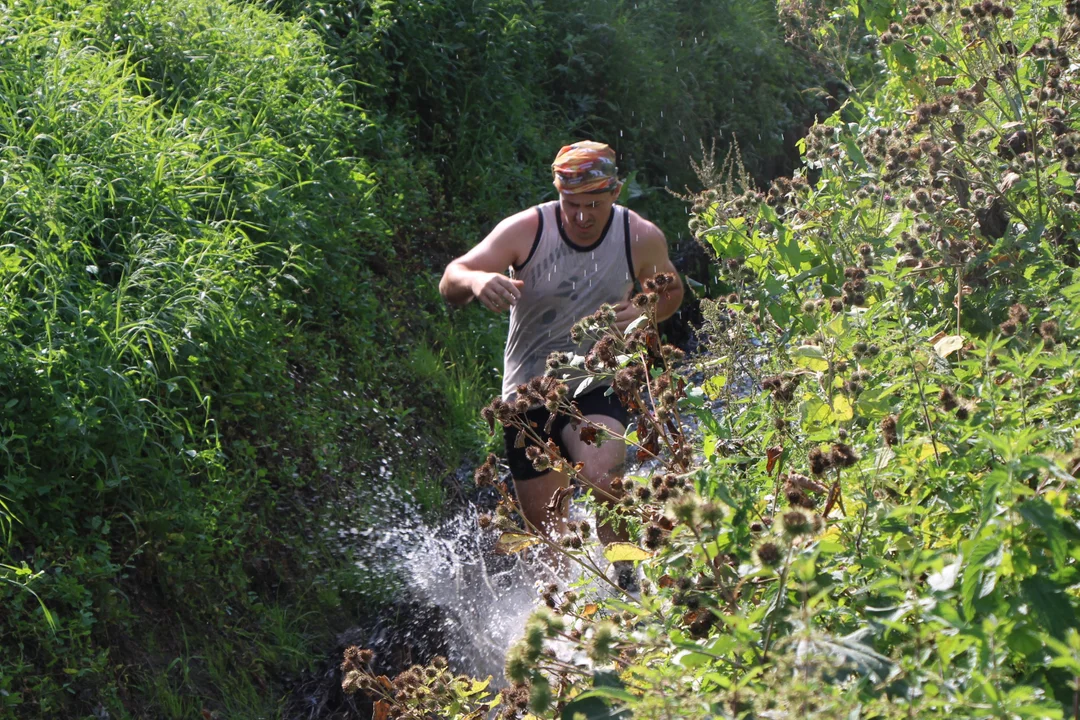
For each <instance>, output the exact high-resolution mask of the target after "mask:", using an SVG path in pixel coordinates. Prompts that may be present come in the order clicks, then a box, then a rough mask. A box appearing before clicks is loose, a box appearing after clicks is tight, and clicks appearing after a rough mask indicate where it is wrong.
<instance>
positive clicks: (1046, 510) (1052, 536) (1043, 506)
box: [1016, 498, 1069, 568]
mask: <svg viewBox="0 0 1080 720" xmlns="http://www.w3.org/2000/svg"><path fill="white" fill-rule="evenodd" d="M1016 511H1017V512H1018V513H1020V517H1022V518H1024V519H1025V520H1027V521H1028V522H1029V523H1031V524H1032V525H1034V526H1035V527H1037V528H1039V529H1040V530H1042V531H1043V532H1044V533H1046V539H1047V541H1048V542H1049V543H1050V552H1051V554H1052V555H1053V558H1054V565H1055V566H1057V567H1058V568H1062V567H1064V566H1065V563H1066V562H1067V561H1068V557H1069V540H1068V538H1067V537H1065V528H1064V526H1063V525H1062V524H1061V520H1060V519H1059V518H1058V517H1057V515H1055V514H1054V508H1053V507H1051V506H1050V504H1049V503H1048V502H1046V501H1045V500H1043V499H1042V498H1033V499H1031V500H1028V501H1026V502H1023V503H1021V504H1020V505H1019V507H1017V509H1016Z"/></svg>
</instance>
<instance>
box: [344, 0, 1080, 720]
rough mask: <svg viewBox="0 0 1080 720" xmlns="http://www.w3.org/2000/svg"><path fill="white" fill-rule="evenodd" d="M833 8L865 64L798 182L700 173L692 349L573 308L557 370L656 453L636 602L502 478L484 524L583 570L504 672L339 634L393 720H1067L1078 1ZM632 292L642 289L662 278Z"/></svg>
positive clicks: (634, 511)
mask: <svg viewBox="0 0 1080 720" xmlns="http://www.w3.org/2000/svg"><path fill="white" fill-rule="evenodd" d="M856 11H858V13H857V14H855V13H856ZM833 12H834V13H835V14H836V16H837V17H841V16H843V15H844V14H845V13H850V15H848V16H847V17H844V18H843V22H844V23H848V26H850V24H851V23H853V22H859V23H864V26H865V27H866V28H867V29H868V30H869V31H870V33H872V35H873V43H872V44H871V45H870V46H872V47H874V48H875V49H874V50H873V52H872V56H873V57H874V58H875V59H876V61H877V62H878V63H880V64H879V66H878V67H877V69H876V70H875V72H874V73H871V75H870V76H871V77H872V78H873V80H872V82H871V84H870V85H869V86H868V87H867V88H866V90H865V92H863V93H861V94H858V95H856V96H855V97H853V98H852V100H851V101H850V102H849V104H848V105H847V106H846V107H845V108H844V109H843V110H842V112H841V113H839V114H837V115H836V116H834V117H832V118H830V119H829V120H828V121H826V122H824V123H822V124H819V125H816V126H815V127H813V128H811V130H810V132H809V135H808V137H807V138H806V140H805V142H804V143H803V149H804V159H805V162H806V169H805V171H804V172H800V173H797V174H796V175H795V176H794V177H791V178H779V179H777V180H776V181H774V182H773V183H772V184H771V185H770V186H769V187H768V188H767V189H766V190H764V191H763V190H762V189H759V188H757V187H756V186H755V185H754V183H753V182H752V180H751V179H750V177H749V176H748V174H747V173H746V172H745V170H744V169H743V168H742V165H741V163H740V162H739V161H738V158H737V157H735V156H729V159H728V160H727V161H719V160H718V159H717V158H715V157H713V156H709V155H706V157H705V158H703V160H702V162H700V163H699V164H698V167H697V169H698V173H699V177H700V179H701V182H702V184H703V185H705V188H704V189H703V190H702V191H700V192H697V193H693V194H692V195H691V196H689V197H688V198H687V199H688V200H689V201H690V202H691V203H692V213H693V218H692V219H691V221H690V228H691V230H692V231H693V232H694V234H695V236H696V237H697V238H698V239H699V240H700V241H701V242H702V244H703V245H704V246H705V247H706V248H707V249H708V250H709V251H710V252H711V253H712V254H713V255H714V256H715V258H716V263H715V273H716V279H717V281H718V282H720V283H722V284H723V285H724V286H726V292H725V294H723V295H722V296H720V297H718V298H716V299H713V300H711V301H708V302H707V303H706V308H705V316H706V320H707V323H706V325H705V327H704V328H703V341H704V343H705V344H706V346H707V348H708V350H707V352H706V353H705V354H704V355H703V356H702V357H700V358H697V359H695V360H694V362H693V363H687V364H685V365H683V366H682V368H681V369H679V367H678V366H677V365H673V363H674V361H675V360H676V358H677V353H674V352H673V351H671V350H669V349H668V348H665V347H663V346H661V345H660V344H659V336H658V335H657V333H656V329H655V327H654V326H652V327H650V325H651V322H649V321H648V320H647V321H646V322H645V324H644V325H642V326H640V327H637V328H633V329H632V330H631V332H629V333H628V334H627V335H625V336H624V335H623V334H622V333H619V332H618V331H617V330H614V329H613V328H612V327H610V326H609V325H607V324H606V322H605V320H604V316H603V313H602V312H601V313H597V315H595V316H593V317H592V318H591V319H588V320H586V321H585V322H586V325H587V326H588V328H590V329H591V330H590V331H593V332H597V333H599V335H600V336H601V337H602V339H601V341H600V343H599V344H598V345H597V346H596V347H595V348H594V350H593V352H592V353H591V356H587V357H586V358H585V359H584V363H583V364H584V367H586V368H588V369H590V370H592V371H593V373H594V374H596V375H602V376H607V377H609V378H611V379H612V381H613V385H614V390H613V391H614V392H616V393H617V394H619V396H620V398H621V399H622V400H623V401H624V402H629V406H630V410H631V411H632V413H633V414H634V416H635V417H634V420H633V422H632V423H631V426H630V431H629V432H628V434H627V437H626V440H627V442H630V443H633V444H634V445H636V447H637V448H638V453H639V457H641V458H642V459H652V458H654V456H655V460H654V461H653V462H654V465H653V467H654V468H655V469H654V470H651V471H650V472H648V473H646V474H643V475H639V476H630V477H628V478H626V479H625V480H624V481H623V483H622V492H623V493H624V496H623V498H622V500H621V504H620V505H621V507H620V510H619V511H618V514H619V515H620V516H621V518H622V519H623V520H624V521H625V522H626V523H628V524H629V526H630V527H631V528H632V529H633V530H634V536H635V537H636V542H634V543H615V544H612V545H609V546H607V547H606V548H604V549H603V552H604V554H605V555H606V556H607V558H608V559H610V560H638V561H640V563H641V567H642V570H643V573H644V577H645V581H644V583H643V585H642V590H641V593H640V597H638V596H634V595H630V594H627V593H623V592H618V591H616V590H614V589H612V588H609V589H608V590H607V591H605V592H599V591H597V589H596V588H597V586H598V585H599V586H601V587H604V586H606V585H608V584H609V583H608V581H606V580H605V579H604V578H603V577H602V576H601V575H602V568H601V567H598V566H596V565H595V560H594V558H595V557H596V551H597V548H596V547H595V539H594V538H595V532H594V530H593V528H591V527H590V526H589V524H588V523H584V524H572V525H571V529H570V533H569V534H568V535H567V536H565V537H563V538H547V537H545V536H542V535H540V534H537V533H535V532H534V531H533V529H531V528H524V529H522V528H520V527H519V526H518V525H517V524H516V523H515V522H514V521H513V519H512V517H513V514H514V512H515V510H516V505H515V503H514V501H513V499H512V498H511V497H510V496H509V495H504V500H503V503H502V505H501V507H500V509H499V511H498V513H497V514H496V516H495V517H494V518H486V519H485V518H482V519H481V525H482V526H483V527H486V528H487V530H486V531H487V532H493V533H498V534H499V540H498V544H499V547H501V548H502V549H503V550H504V551H506V552H520V551H523V550H526V549H528V548H529V547H532V546H534V545H537V544H546V545H548V547H549V548H550V549H552V550H554V549H558V550H559V551H560V552H563V553H565V555H566V556H567V558H568V561H569V562H572V563H575V564H576V565H577V566H578V567H580V568H582V569H583V573H584V577H583V579H582V580H581V581H580V582H576V583H574V584H572V585H571V586H569V587H560V586H558V585H552V586H551V587H549V588H547V589H546V590H545V592H544V593H543V600H544V601H545V604H546V605H547V608H546V609H544V610H542V611H540V612H537V613H536V614H535V615H534V616H533V617H532V619H531V620H530V621H529V622H528V624H527V626H526V627H525V628H524V629H523V637H522V639H521V641H520V642H519V643H518V644H517V645H516V646H515V647H514V648H512V649H511V652H510V654H509V655H508V657H507V663H506V678H507V681H508V682H509V686H508V687H506V688H505V689H503V690H502V691H500V692H498V693H495V692H493V691H492V690H490V688H489V686H488V683H487V681H484V680H482V679H471V678H467V677H454V676H453V675H452V674H451V673H450V672H449V670H448V669H447V668H446V667H445V665H444V664H443V662H442V661H441V660H438V661H436V662H435V663H434V664H433V665H432V666H431V667H429V668H420V667H416V668H412V669H410V670H408V671H406V672H404V673H402V674H401V675H399V676H397V677H396V678H386V677H378V676H375V675H373V674H372V673H371V664H370V663H371V660H372V658H371V656H370V653H368V652H366V651H363V650H360V649H356V648H353V649H351V650H350V651H348V652H347V653H346V656H345V661H344V664H343V668H342V669H343V673H344V680H343V687H345V689H346V690H348V691H356V690H363V691H365V692H367V693H368V694H369V695H371V696H372V697H373V698H375V699H376V704H377V708H378V711H380V712H382V713H384V714H385V715H386V716H389V717H409V718H420V717H425V718H426V717H447V718H466V717H468V718H472V717H482V716H483V714H484V713H485V712H487V711H488V710H491V709H497V712H498V713H499V716H500V717H504V718H520V717H561V718H567V719H570V718H578V717H585V718H608V717H657V718H659V717H667V718H718V717H724V718H777V717H785V718H786V717H800V718H816V717H820V718H836V717H852V718H854V717H866V718H911V717H918V718H961V717H962V718H1021V717H1032V718H1035V717H1038V718H1066V717H1068V718H1074V717H1077V716H1078V713H1080V709H1078V708H1080V621H1078V618H1080V579H1078V575H1077V563H1078V562H1080V530H1078V527H1080V525H1078V521H1080V502H1078V495H1077V479H1076V474H1077V469H1078V467H1080V454H1078V444H1077V438H1078V427H1077V417H1078V409H1080V388H1078V387H1077V383H1076V376H1077V354H1076V352H1075V348H1074V346H1075V344H1076V342H1077V335H1076V333H1077V328H1078V327H1080V276H1078V275H1077V270H1076V268H1077V266H1078V264H1080V263H1078V260H1080V257H1078V251H1077V244H1076V238H1077V231H1078V229H1077V224H1076V218H1077V213H1078V212H1080V205H1078V203H1077V197H1078V190H1080V184H1078V177H1080V161H1078V160H1077V159H1076V155H1077V152H1076V151H1077V148H1076V143H1077V140H1078V139H1080V132H1078V130H1080V120H1078V115H1077V107H1076V102H1077V100H1076V88H1077V86H1076V84H1075V80H1076V77H1075V73H1076V65H1075V62H1074V61H1075V57H1076V52H1077V43H1076V38H1077V37H1078V29H1080V24H1078V17H1080V7H1078V6H1077V4H1076V3H1074V2H1069V3H1065V4H1064V5H1062V4H1060V3H1056V2H1043V1H1042V0H1033V1H1031V2H1021V3H1016V4H1013V5H1006V4H999V3H997V2H993V1H992V0H985V1H983V2H979V3H975V4H968V3H963V2H961V3H951V2H949V3H945V2H941V3H938V2H934V0H919V1H918V2H913V3H910V4H908V3H880V2H874V3H859V4H853V5H850V6H845V7H843V8H840V7H837V8H833ZM841 24H842V23H838V24H837V25H836V26H834V27H838V26H840V25H841ZM856 56H858V57H861V55H858V54H856ZM860 72H861V71H860ZM811 180H812V181H811ZM645 290H646V294H645V296H644V297H643V298H642V299H641V301H640V303H639V305H640V306H641V307H649V306H650V299H649V296H650V295H651V294H653V293H662V292H663V286H662V284H658V285H657V286H654V287H651V288H649V287H646V288H645ZM553 362H554V364H555V365H558V362H559V361H558V359H556V360H555V361H553ZM553 374H554V375H556V376H557V375H558V372H557V370H556V371H555V372H554V373H553ZM576 390H577V388H575V387H573V386H570V387H566V386H565V385H560V384H559V383H558V382H556V381H555V380H554V378H551V377H548V378H542V379H538V380H536V381H534V383H532V384H530V385H529V386H528V387H523V388H522V389H521V392H522V393H526V394H527V395H528V396H529V397H530V399H532V400H533V401H534V402H543V403H545V404H548V403H550V404H551V405H552V406H554V405H561V406H565V405H566V404H568V403H570V402H571V401H572V399H573V396H574V394H575V392H576ZM526 404H527V403H526ZM519 410H520V408H518V407H515V406H506V405H505V404H499V403H498V402H496V403H494V404H493V405H492V406H491V407H490V408H489V410H488V414H489V416H490V417H491V418H492V419H493V420H494V419H497V420H499V421H500V422H501V423H503V424H509V425H514V426H518V425H520V419H519V416H518V412H519ZM690 418H692V419H693V422H687V420H688V419H690ZM521 427H523V428H524V427H525V426H523V425H522V426H521ZM523 432H525V433H526V435H527V434H528V433H527V430H525V429H523ZM580 432H581V433H582V438H583V439H586V438H588V439H589V440H590V441H594V442H599V441H603V439H604V438H603V434H602V433H600V434H598V433H597V431H596V429H595V428H591V427H589V425H588V423H587V422H586V421H583V422H582V425H581V429H580ZM691 438H692V440H691ZM525 439H526V441H528V437H526V438H525ZM691 442H692V446H690V445H689V444H690V443H691ZM530 456H531V457H533V458H534V462H535V463H536V464H537V466H538V467H551V466H555V467H562V468H563V469H564V470H566V471H568V472H570V473H574V468H573V466H571V465H570V464H569V463H567V462H565V459H563V458H561V457H560V456H559V454H558V450H557V448H554V447H552V446H548V447H542V446H534V447H533V448H531V449H530ZM493 462H494V459H493V458H492V459H491V461H490V462H489V463H488V464H485V465H484V466H482V468H481V469H480V470H479V471H478V473H477V478H478V480H479V481H483V482H491V481H493V472H492V467H493V466H492V464H491V463H493ZM656 463H658V464H656Z"/></svg>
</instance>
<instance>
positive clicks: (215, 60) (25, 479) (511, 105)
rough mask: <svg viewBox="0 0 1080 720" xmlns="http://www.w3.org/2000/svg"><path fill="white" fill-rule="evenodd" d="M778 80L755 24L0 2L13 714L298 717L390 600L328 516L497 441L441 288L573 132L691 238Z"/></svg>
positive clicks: (759, 125)
mask: <svg viewBox="0 0 1080 720" xmlns="http://www.w3.org/2000/svg"><path fill="white" fill-rule="evenodd" d="M792 68H805V65H804V64H803V63H799V62H794V61H793V60H792V51H791V49H790V48H789V47H787V46H786V45H784V43H783V42H782V40H781V33H780V32H779V30H778V28H777V24H776V17H775V12H774V11H773V10H772V9H771V6H770V5H769V4H768V3H764V2H754V3H700V2H689V1H686V2H638V3H623V2H614V1H601V0H590V1H589V2H577V3H569V2H566V3H563V2H550V3H544V4H542V5H541V4H539V3H532V2H527V1H525V0H518V1H512V0H492V1H490V2H466V1H465V0H454V1H449V2H440V3H422V2H418V1H416V0H403V1H402V2H389V1H384V0H374V1H372V2H364V1H363V0H357V1H355V2H344V1H343V2H309V3H292V2H282V3H273V4H266V5H263V4H254V3H247V4H244V3H239V2H226V1H225V0H170V1H169V2H159V1H155V0H108V1H105V0H92V1H89V2H82V1H78V2H77V1H74V0H70V1H66V2H65V1H64V0H49V1H47V0H21V1H18V2H13V3H8V4H5V5H2V6H0V100H2V102H0V178H2V184H0V277H2V283H0V308H2V319H3V328H2V330H3V331H2V332H0V387H2V388H3V393H2V397H0V448H2V450H3V452H2V453H0V458H2V460H0V462H2V463H3V465H2V470H0V607H2V608H3V611H2V612H0V637H2V639H3V640H2V643H3V652H2V653H0V716H3V717H19V718H35V717H48V718H55V717H90V716H95V717H105V716H109V717H129V716H130V717H156V718H171V717H176V718H180V717H184V718H187V717H202V716H204V714H206V715H212V714H214V713H219V714H220V716H221V717H230V718H240V717H269V716H274V715H277V714H280V713H282V712H284V711H283V710H282V708H283V706H284V700H283V698H285V697H286V696H287V693H288V686H287V683H288V682H289V679H290V678H295V677H296V674H297V673H300V672H303V671H305V670H307V669H310V668H311V667H313V664H314V663H315V662H316V661H317V659H318V657H319V652H320V649H322V648H324V647H325V643H326V638H327V637H328V635H329V634H330V633H331V632H332V631H333V630H334V629H340V628H342V627H345V626H347V625H348V624H350V623H352V622H355V619H356V618H357V617H361V616H363V615H366V614H367V613H370V612H372V611H374V610H377V608H378V606H379V603H380V602H382V601H384V600H385V599H386V598H385V595H386V591H385V589H384V588H385V586H386V583H385V582H384V580H382V579H380V578H378V577H370V576H366V575H363V574H361V573H360V572H359V571H358V570H357V569H356V568H354V567H353V565H352V564H351V563H349V562H348V553H347V552H346V551H347V548H344V549H343V548H342V546H341V545H340V544H339V543H338V541H337V538H336V532H333V531H330V532H328V531H327V528H328V527H330V526H331V523H332V522H340V521H343V520H345V519H348V521H349V524H350V525H351V526H355V525H356V524H362V523H365V522H366V523H371V524H377V523H378V522H379V517H378V515H377V507H378V504H377V503H373V502H372V501H371V500H372V496H373V495H375V494H377V493H381V492H386V491H387V490H394V491H397V492H407V493H410V494H411V495H412V497H413V501H414V502H415V504H416V505H417V506H419V507H421V508H423V509H425V510H426V511H429V512H437V511H438V509H439V507H440V505H441V503H442V502H443V493H444V489H443V485H442V483H441V480H442V478H443V477H444V476H445V475H447V474H448V473H449V472H450V471H453V470H454V469H455V468H456V467H457V466H458V465H459V464H460V462H461V461H462V458H464V457H466V456H469V455H470V454H472V453H475V452H476V451H477V449H478V448H479V447H481V446H482V445H483V443H484V442H486V441H485V440H484V436H483V434H482V433H481V432H480V427H479V421H478V417H477V409H478V407H479V406H481V405H482V404H483V402H484V400H483V398H484V397H485V396H486V395H488V394H490V393H491V392H492V391H493V390H494V388H495V387H496V386H497V379H498V378H497V376H496V375H495V373H494V372H493V370H492V368H494V367H495V366H497V365H498V356H499V353H500V350H501V348H500V346H499V344H500V341H501V326H500V323H499V321H498V320H492V319H490V318H489V317H488V316H486V315H484V314H483V313H481V312H478V311H470V312H465V313H460V314H455V315H449V314H447V312H446V311H445V309H444V308H443V307H442V305H441V303H440V302H439V301H438V296H437V293H436V291H435V289H434V284H433V280H432V278H433V273H435V272H437V271H438V270H440V269H441V264H442V262H443V261H445V260H446V259H448V258H449V257H450V256H451V255H453V254H456V253H457V252H459V251H461V250H462V249H464V247H466V246H467V245H468V244H469V243H471V242H474V241H475V240H476V239H477V237H478V236H479V234H480V233H482V232H483V231H484V230H485V229H486V228H487V227H489V226H490V225H491V223H492V222H493V221H494V220H495V219H497V218H498V217H500V216H501V215H502V214H504V213H506V212H508V211H510V210H515V209H517V208H519V207H521V206H523V205H525V204H527V203H529V202H533V201H536V200H538V199H541V198H543V197H546V195H547V193H548V190H547V182H548V178H547V171H546V166H547V163H549V162H550V158H551V155H552V153H553V152H554V150H555V149H556V148H557V147H558V146H560V145H561V144H563V143H564V142H565V141H566V140H567V139H568V138H572V137H576V136H580V135H583V134H595V135H597V136H599V137H601V138H602V139H609V140H611V141H612V143H613V144H615V145H616V147H617V148H618V149H619V151H620V153H621V158H620V164H621V165H622V166H623V170H624V172H627V173H633V178H634V180H633V182H632V183H630V184H629V190H628V200H629V201H631V202H636V203H638V204H639V206H640V207H646V208H648V209H649V210H650V211H651V212H653V213H654V215H655V216H658V217H668V218H672V217H675V218H680V220H679V222H680V224H681V222H682V221H681V217H682V213H683V210H682V208H681V205H680V204H679V203H678V202H677V201H675V200H673V199H672V198H670V197H668V196H667V195H665V194H664V193H661V192H657V188H658V187H659V186H662V185H663V184H664V183H665V179H668V180H669V181H670V182H671V183H672V184H677V183H680V182H682V181H683V180H686V179H688V176H689V173H688V171H687V169H686V168H687V164H686V157H687V155H688V153H689V152H690V150H691V149H693V148H696V147H697V143H698V141H699V140H702V139H708V138H711V137H714V136H715V137H721V138H724V137H730V135H731V134H732V133H733V132H737V133H738V134H739V136H740V137H741V138H743V140H744V143H743V144H744V150H745V151H746V154H747V157H748V158H749V159H750V160H749V162H750V166H751V169H752V170H753V171H754V172H755V173H758V174H759V175H760V176H762V177H765V176H767V175H768V174H769V173H771V172H773V170H774V168H775V167H776V166H778V165H783V164H784V162H785V160H784V158H785V157H786V156H785V154H784V148H785V143H786V144H787V146H788V147H789V148H790V147H791V144H792V143H793V142H794V137H795V135H794V128H795V126H796V125H797V124H798V123H801V122H805V121H806V119H807V118H809V117H810V116H811V115H812V114H813V113H816V112H819V111H821V110H823V109H824V108H825V105H823V104H818V103H819V100H818V99H817V98H818V97H819V95H820V93H818V92H813V91H808V90H807V88H808V87H810V86H813V85H822V84H824V83H823V81H822V80H820V79H818V78H816V77H812V76H811V75H810V74H809V71H808V70H805V69H799V70H793V69H792ZM748 98H752V99H753V101H752V102H744V101H746V100H747V99H748ZM736 99H737V100H738V102H736ZM785 133H786V135H785ZM785 138H786V140H785ZM679 230H680V227H679V226H677V225H672V226H671V231H672V233H675V232H678V231H679ZM420 411H423V412H420ZM421 417H423V418H424V419H423V420H421ZM430 418H435V420H436V422H434V423H432V422H429V421H428V420H429V419H430ZM372 508H375V509H376V510H373V509H372Z"/></svg>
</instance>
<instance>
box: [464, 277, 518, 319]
mask: <svg viewBox="0 0 1080 720" xmlns="http://www.w3.org/2000/svg"><path fill="white" fill-rule="evenodd" d="M523 287H525V283H524V282H523V281H521V280H511V279H510V278H508V277H506V276H505V275H503V274H501V273H477V275H476V279H475V280H473V283H472V293H473V296H474V297H475V298H476V299H477V300H479V301H480V304H481V305H483V306H484V307H486V308H487V309H488V310H491V311H492V312H503V311H504V310H508V309H510V306H511V305H516V304H517V301H518V300H519V299H520V298H521V288H523Z"/></svg>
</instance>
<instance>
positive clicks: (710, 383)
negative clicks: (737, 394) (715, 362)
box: [702, 375, 727, 400]
mask: <svg viewBox="0 0 1080 720" xmlns="http://www.w3.org/2000/svg"><path fill="white" fill-rule="evenodd" d="M726 385H727V375H713V376H712V377H711V378H709V379H708V380H706V381H705V382H704V383H702V387H703V388H704V389H705V394H706V395H708V396H709V399H710V400H715V399H716V398H718V397H720V391H721V390H723V389H724V386H726Z"/></svg>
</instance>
